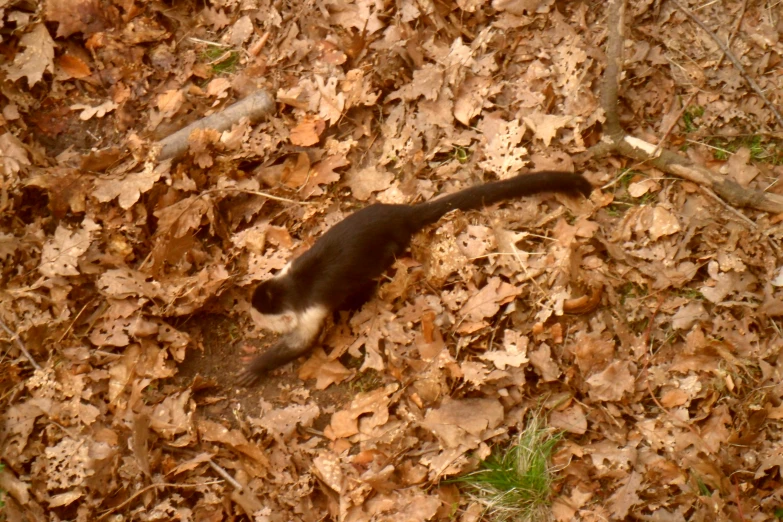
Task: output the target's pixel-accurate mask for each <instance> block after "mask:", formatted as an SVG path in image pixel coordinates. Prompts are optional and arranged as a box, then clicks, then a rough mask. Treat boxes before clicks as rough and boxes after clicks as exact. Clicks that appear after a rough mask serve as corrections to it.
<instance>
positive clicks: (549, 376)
mask: <svg viewBox="0 0 783 522" xmlns="http://www.w3.org/2000/svg"><path fill="white" fill-rule="evenodd" d="M529 359H530V364H532V365H533V367H534V368H535V369H536V370H538V372H539V374H540V375H541V379H542V380H543V381H544V382H552V381H555V380H557V379H558V377H560V368H559V367H558V366H557V364H555V361H553V360H552V349H551V348H550V347H549V345H548V344H546V343H543V344H541V346H539V347H538V348H537V349H536V350H534V351H532V352H530V356H529Z"/></svg>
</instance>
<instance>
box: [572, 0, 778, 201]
mask: <svg viewBox="0 0 783 522" xmlns="http://www.w3.org/2000/svg"><path fill="white" fill-rule="evenodd" d="M672 1H675V0H672ZM608 9H609V13H608V16H607V18H608V21H607V27H608V31H609V33H608V35H607V41H606V48H607V49H606V54H607V57H606V59H607V66H606V69H604V73H603V85H602V93H601V106H602V108H603V110H604V113H605V114H606V125H605V135H604V137H603V139H602V140H601V141H600V142H599V143H597V144H596V145H594V146H592V147H590V149H588V150H587V152H584V153H582V154H579V155H577V156H575V157H574V162H575V163H577V164H580V163H585V162H586V161H587V160H589V159H591V158H599V157H602V156H606V155H608V154H614V153H616V154H621V155H623V156H625V157H627V158H630V159H633V160H636V161H638V162H641V163H645V164H648V165H651V166H653V167H655V168H657V169H658V170H660V171H662V172H665V173H667V174H672V175H675V176H678V177H681V178H684V179H687V180H689V181H692V182H694V183H696V184H697V185H701V186H704V187H707V188H709V189H711V190H712V191H713V192H715V193H716V194H717V195H718V196H720V197H721V198H723V199H724V200H725V201H726V202H727V204H729V205H731V206H733V207H751V208H755V209H758V210H764V211H766V212H775V213H779V212H783V196H780V195H778V194H771V193H768V192H763V191H759V190H752V189H748V188H745V187H742V186H741V185H740V184H739V183H737V182H735V181H734V180H732V179H730V178H728V177H726V176H722V175H720V174H717V173H715V172H713V171H711V170H710V169H708V168H706V167H702V166H700V165H697V164H695V163H693V162H692V161H691V160H689V159H688V158H686V157H683V156H680V155H679V154H676V153H674V152H671V151H669V150H667V149H664V148H662V147H658V146H656V145H653V144H651V143H647V142H646V141H644V140H641V139H639V138H635V137H633V136H628V135H626V134H625V131H624V130H623V129H622V126H621V125H620V118H619V115H618V106H619V104H618V82H619V78H620V72H621V70H620V67H621V65H622V59H621V57H622V43H623V38H622V28H623V27H622V20H623V17H622V12H623V0H610V1H609V4H608ZM722 48H723V47H722ZM726 51H727V56H729V57H730V58H733V56H732V55H731V53H730V52H728V50H726ZM734 59H735V58H734ZM735 60H736V59H735Z"/></svg>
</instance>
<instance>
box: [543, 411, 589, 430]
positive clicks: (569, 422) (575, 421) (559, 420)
mask: <svg viewBox="0 0 783 522" xmlns="http://www.w3.org/2000/svg"><path fill="white" fill-rule="evenodd" d="M549 426H550V427H552V428H555V429H558V430H564V431H567V432H569V433H575V434H577V435H584V434H585V433H586V432H587V416H586V415H585V411H584V408H582V407H581V406H580V405H578V404H575V405H573V406H571V407H570V408H566V409H565V410H563V411H553V412H552V413H550V414H549Z"/></svg>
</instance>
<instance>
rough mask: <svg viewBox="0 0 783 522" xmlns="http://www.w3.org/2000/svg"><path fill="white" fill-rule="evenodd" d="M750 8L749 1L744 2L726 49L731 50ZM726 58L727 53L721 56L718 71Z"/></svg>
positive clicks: (716, 65)
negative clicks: (746, 11)
mask: <svg viewBox="0 0 783 522" xmlns="http://www.w3.org/2000/svg"><path fill="white" fill-rule="evenodd" d="M747 8H748V0H742V8H741V9H740V14H739V16H738V17H737V21H736V23H735V24H734V27H732V28H731V32H730V33H729V37H728V39H727V40H726V47H729V48H731V42H732V40H734V37H735V36H737V31H739V28H740V25H742V19H743V18H744V17H745V10H746V9H747ZM724 58H726V53H723V54H721V55H720V60H718V63H716V64H715V67H713V69H715V70H716V71H717V70H718V68H719V67H720V66H721V64H722V63H723V59H724Z"/></svg>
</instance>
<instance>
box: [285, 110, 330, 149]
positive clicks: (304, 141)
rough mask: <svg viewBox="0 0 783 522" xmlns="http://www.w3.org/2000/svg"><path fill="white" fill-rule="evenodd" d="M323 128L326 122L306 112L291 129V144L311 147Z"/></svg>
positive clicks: (319, 137)
mask: <svg viewBox="0 0 783 522" xmlns="http://www.w3.org/2000/svg"><path fill="white" fill-rule="evenodd" d="M324 130H326V122H325V121H324V120H322V119H321V118H319V117H318V116H312V115H309V114H308V115H306V116H305V117H304V118H302V120H301V121H300V122H299V123H298V124H297V126H296V127H294V128H293V129H291V135H290V137H289V139H290V140H291V144H292V145H297V146H299V147H311V146H313V145H315V144H316V143H318V142H319V141H320V140H321V134H322V133H323V131H324Z"/></svg>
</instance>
